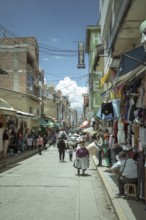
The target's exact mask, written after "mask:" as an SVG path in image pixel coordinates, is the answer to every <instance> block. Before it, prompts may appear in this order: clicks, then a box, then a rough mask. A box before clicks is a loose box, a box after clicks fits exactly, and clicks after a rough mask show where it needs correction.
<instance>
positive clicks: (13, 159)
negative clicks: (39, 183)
mask: <svg viewBox="0 0 146 220" xmlns="http://www.w3.org/2000/svg"><path fill="white" fill-rule="evenodd" d="M37 153H38V149H36V150H28V151H24V152H22V153H19V154H17V155H14V156H8V157H7V158H6V159H0V173H1V172H3V171H5V170H7V169H9V168H10V167H13V166H15V165H16V163H18V162H20V161H22V160H25V159H27V158H29V157H31V156H33V155H35V154H37Z"/></svg>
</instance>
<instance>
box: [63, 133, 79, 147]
mask: <svg viewBox="0 0 146 220" xmlns="http://www.w3.org/2000/svg"><path fill="white" fill-rule="evenodd" d="M79 137H80V135H78V134H70V135H68V137H67V141H66V146H67V149H68V148H69V146H72V147H73V148H75V147H76V145H77V143H78V138H79Z"/></svg>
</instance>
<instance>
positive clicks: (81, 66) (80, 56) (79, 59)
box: [77, 42, 85, 69]
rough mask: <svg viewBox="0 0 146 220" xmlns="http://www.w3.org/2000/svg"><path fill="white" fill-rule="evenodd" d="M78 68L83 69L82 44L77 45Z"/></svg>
mask: <svg viewBox="0 0 146 220" xmlns="http://www.w3.org/2000/svg"><path fill="white" fill-rule="evenodd" d="M77 67H78V68H82V69H83V68H85V64H84V42H79V43H78V65H77Z"/></svg>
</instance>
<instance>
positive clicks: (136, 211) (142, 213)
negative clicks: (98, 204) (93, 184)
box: [92, 156, 146, 220]
mask: <svg viewBox="0 0 146 220" xmlns="http://www.w3.org/2000/svg"><path fill="white" fill-rule="evenodd" d="M92 158H93V161H94V163H95V165H97V164H98V159H97V158H96V156H93V157H92ZM103 165H105V161H104V162H103ZM97 170H98V172H99V174H100V177H101V179H102V181H103V184H104V185H105V188H106V190H107V193H108V196H109V199H110V201H111V203H112V205H113V207H114V209H115V212H116V213H117V216H118V218H119V220H145V219H146V205H145V204H144V202H143V201H142V200H139V201H138V202H137V201H135V199H134V198H129V199H128V200H127V199H126V198H117V197H116V194H117V193H118V187H117V185H116V178H115V176H114V175H113V174H112V173H111V171H110V169H109V168H107V167H105V166H103V167H97Z"/></svg>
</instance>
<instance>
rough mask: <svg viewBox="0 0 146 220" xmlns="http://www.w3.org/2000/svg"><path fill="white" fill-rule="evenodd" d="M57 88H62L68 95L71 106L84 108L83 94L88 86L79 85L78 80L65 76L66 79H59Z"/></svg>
mask: <svg viewBox="0 0 146 220" xmlns="http://www.w3.org/2000/svg"><path fill="white" fill-rule="evenodd" d="M56 90H61V91H62V94H63V95H64V96H68V98H69V101H70V103H71V108H74V109H77V110H78V111H81V110H82V109H83V97H82V95H83V94H85V93H87V87H81V86H78V85H77V82H76V81H74V80H72V79H70V78H69V77H65V78H64V80H60V81H59V83H58V85H57V86H56Z"/></svg>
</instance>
